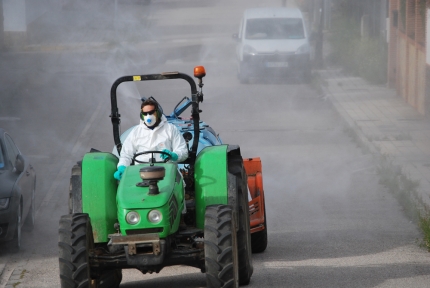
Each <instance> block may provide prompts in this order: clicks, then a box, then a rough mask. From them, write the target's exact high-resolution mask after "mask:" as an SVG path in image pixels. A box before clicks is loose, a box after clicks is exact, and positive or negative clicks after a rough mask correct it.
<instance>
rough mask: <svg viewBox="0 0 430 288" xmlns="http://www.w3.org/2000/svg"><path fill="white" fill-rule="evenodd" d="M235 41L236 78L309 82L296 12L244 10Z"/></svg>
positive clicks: (303, 29) (302, 27)
mask: <svg viewBox="0 0 430 288" xmlns="http://www.w3.org/2000/svg"><path fill="white" fill-rule="evenodd" d="M233 38H235V39H236V40H237V41H238V45H237V51H236V54H237V60H238V77H239V80H240V81H241V82H242V83H246V82H247V81H248V80H249V78H251V77H261V76H270V77H279V76H280V77H299V78H302V79H303V80H305V81H308V80H310V77H311V65H310V50H311V49H310V44H309V35H308V31H307V29H306V26H305V21H304V19H303V15H302V12H301V11H300V10H299V9H298V8H290V7H273V8H251V9H247V10H245V12H244V14H243V18H242V21H241V23H240V28H239V33H238V34H233Z"/></svg>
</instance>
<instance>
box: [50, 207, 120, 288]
mask: <svg viewBox="0 0 430 288" xmlns="http://www.w3.org/2000/svg"><path fill="white" fill-rule="evenodd" d="M58 232H59V241H58V246H59V250H60V253H59V264H60V265H59V266H60V281H61V288H80V287H92V288H108V287H109V288H114V287H115V288H116V287H119V284H120V283H121V280H122V273H121V270H114V271H106V272H105V273H103V274H102V275H101V276H100V277H98V278H96V279H92V278H91V268H90V263H89V252H90V250H91V249H92V248H93V247H94V238H93V231H92V226H91V222H90V218H89V216H88V214H85V213H75V214H69V215H64V216H61V219H60V228H59V231H58Z"/></svg>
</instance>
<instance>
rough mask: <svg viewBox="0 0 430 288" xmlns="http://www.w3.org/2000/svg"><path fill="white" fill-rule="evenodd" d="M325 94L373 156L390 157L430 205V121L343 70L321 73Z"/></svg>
mask: <svg viewBox="0 0 430 288" xmlns="http://www.w3.org/2000/svg"><path fill="white" fill-rule="evenodd" d="M318 72H319V74H320V76H321V78H322V79H324V80H325V82H326V84H327V85H326V86H325V87H322V88H323V91H324V94H325V96H326V97H327V98H329V99H330V100H331V101H332V102H333V105H334V107H335V108H336V110H337V111H338V112H339V114H340V115H341V117H342V118H343V119H345V121H346V122H347V123H348V125H349V127H350V128H352V129H353V130H354V132H355V133H356V134H357V136H358V139H359V140H360V142H362V144H364V145H365V147H367V148H368V149H369V150H370V151H371V153H372V154H374V155H375V157H377V156H388V158H389V159H390V160H392V163H393V164H394V165H395V166H398V167H400V168H401V171H402V172H403V173H404V174H405V175H406V176H408V177H409V178H410V179H411V180H416V181H419V187H418V191H417V192H418V194H419V195H420V196H421V197H422V200H423V202H424V203H426V204H427V205H430V197H429V196H430V119H427V118H426V117H424V116H422V115H421V114H419V113H418V111H416V110H415V109H414V108H412V107H411V106H410V105H408V104H407V103H406V102H405V101H404V99H403V98H401V97H400V96H397V94H396V91H395V90H393V89H388V88H386V87H385V86H377V85H370V84H368V83H367V82H366V81H365V80H363V79H361V78H358V77H352V76H347V75H345V74H344V73H342V70H341V69H339V68H329V69H327V70H322V71H318Z"/></svg>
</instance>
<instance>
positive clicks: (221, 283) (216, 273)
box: [204, 205, 239, 288]
mask: <svg viewBox="0 0 430 288" xmlns="http://www.w3.org/2000/svg"><path fill="white" fill-rule="evenodd" d="M235 231H236V219H235V213H234V211H233V209H232V208H231V207H230V206H227V205H213V206H208V207H206V213H205V227H204V233H205V236H204V237H205V244H204V249H205V271H206V284H207V287H209V288H227V287H233V288H237V287H239V263H238V251H237V250H238V249H237V244H238V243H237V235H236V233H235Z"/></svg>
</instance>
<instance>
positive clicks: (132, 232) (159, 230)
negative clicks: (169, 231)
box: [125, 227, 164, 235]
mask: <svg viewBox="0 0 430 288" xmlns="http://www.w3.org/2000/svg"><path fill="white" fill-rule="evenodd" d="M163 230H164V229H163V228H162V227H160V228H145V229H134V230H131V229H129V230H125V233H126V234H127V235H137V234H150V233H162V232H163Z"/></svg>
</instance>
